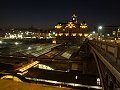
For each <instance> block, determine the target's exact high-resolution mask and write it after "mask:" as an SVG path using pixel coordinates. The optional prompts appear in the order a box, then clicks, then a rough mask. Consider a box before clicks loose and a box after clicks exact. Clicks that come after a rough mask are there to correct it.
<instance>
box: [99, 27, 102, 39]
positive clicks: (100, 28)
mask: <svg viewBox="0 0 120 90" xmlns="http://www.w3.org/2000/svg"><path fill="white" fill-rule="evenodd" d="M102 28H103V27H102V26H98V38H99V35H100V40H101V36H102V33H100V30H102Z"/></svg>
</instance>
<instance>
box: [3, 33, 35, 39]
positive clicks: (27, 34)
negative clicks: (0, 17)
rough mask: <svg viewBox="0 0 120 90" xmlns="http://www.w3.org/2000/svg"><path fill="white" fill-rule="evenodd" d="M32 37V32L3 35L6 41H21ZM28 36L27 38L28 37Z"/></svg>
mask: <svg viewBox="0 0 120 90" xmlns="http://www.w3.org/2000/svg"><path fill="white" fill-rule="evenodd" d="M33 35H35V33H33V32H29V31H26V32H21V31H19V32H16V33H15V31H13V32H12V33H6V34H5V38H6V39H17V38H20V39H23V38H33ZM28 36H29V37H28Z"/></svg>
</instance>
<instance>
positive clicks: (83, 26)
mask: <svg viewBox="0 0 120 90" xmlns="http://www.w3.org/2000/svg"><path fill="white" fill-rule="evenodd" d="M80 28H88V27H87V26H85V25H82V26H80Z"/></svg>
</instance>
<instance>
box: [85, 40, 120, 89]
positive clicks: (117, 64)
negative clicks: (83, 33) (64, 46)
mask: <svg viewBox="0 0 120 90" xmlns="http://www.w3.org/2000/svg"><path fill="white" fill-rule="evenodd" d="M83 46H85V49H84V51H85V53H86V55H88V56H87V58H88V59H87V60H88V61H89V59H90V58H89V57H92V59H94V60H95V62H96V64H97V68H98V72H99V75H100V79H101V85H102V87H103V90H120V45H119V44H118V43H115V42H106V41H97V40H88V41H87V40H86V42H85V43H84V44H83ZM86 67H87V66H86Z"/></svg>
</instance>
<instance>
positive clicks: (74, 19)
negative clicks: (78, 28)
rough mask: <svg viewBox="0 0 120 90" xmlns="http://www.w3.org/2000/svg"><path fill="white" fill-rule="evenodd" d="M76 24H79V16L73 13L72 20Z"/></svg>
mask: <svg viewBox="0 0 120 90" xmlns="http://www.w3.org/2000/svg"><path fill="white" fill-rule="evenodd" d="M71 21H72V22H73V23H74V24H77V16H76V15H75V13H73V15H72V20H71Z"/></svg>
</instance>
